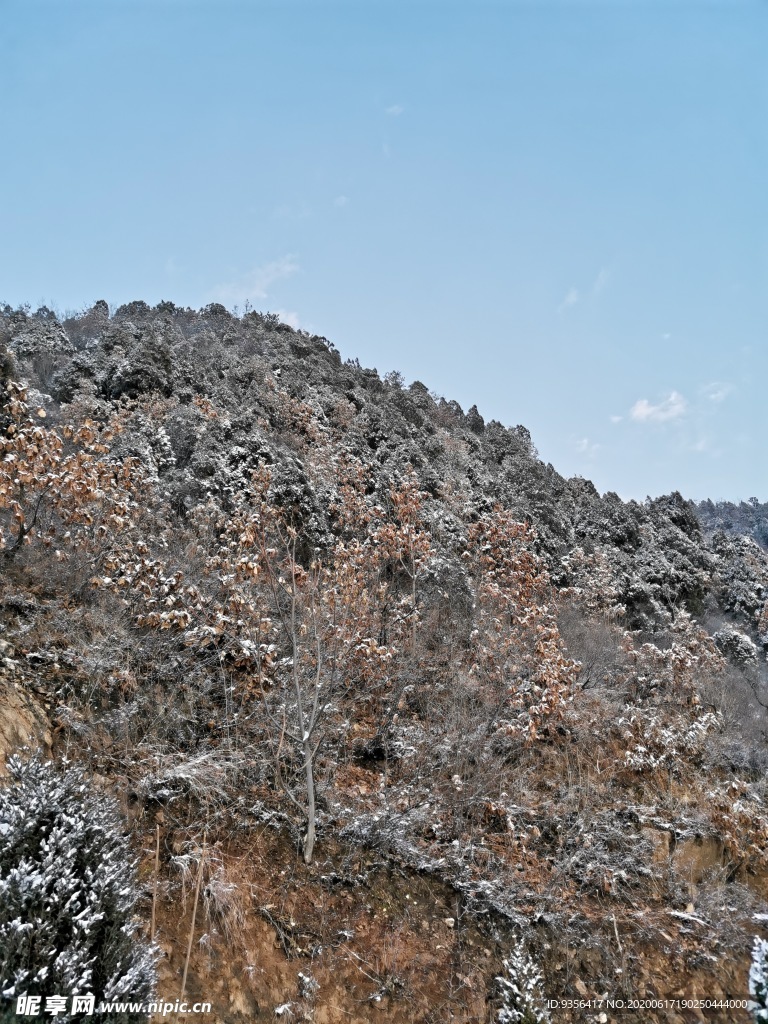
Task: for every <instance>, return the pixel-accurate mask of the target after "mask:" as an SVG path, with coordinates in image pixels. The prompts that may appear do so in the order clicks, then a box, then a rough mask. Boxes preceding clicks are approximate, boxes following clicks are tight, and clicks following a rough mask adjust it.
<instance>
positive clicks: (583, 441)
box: [576, 437, 600, 458]
mask: <svg viewBox="0 0 768 1024" xmlns="http://www.w3.org/2000/svg"><path fill="white" fill-rule="evenodd" d="M599 450H600V445H599V444H597V443H596V442H594V441H590V440H589V438H588V437H582V438H580V440H578V441H577V442H576V451H577V452H579V453H580V454H581V455H586V456H587V457H588V458H593V457H594V456H595V455H597V453H598V451H599Z"/></svg>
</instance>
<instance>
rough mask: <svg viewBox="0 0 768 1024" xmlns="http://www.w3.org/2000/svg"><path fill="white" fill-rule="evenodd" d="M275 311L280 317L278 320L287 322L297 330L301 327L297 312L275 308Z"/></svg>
mask: <svg viewBox="0 0 768 1024" xmlns="http://www.w3.org/2000/svg"><path fill="white" fill-rule="evenodd" d="M275 313H277V315H278V316H279V317H280V322H281V323H283V324H288V326H289V327H292V328H293V329H294V330H295V331H297V330H298V329H299V328H300V327H301V321H300V320H299V314H298V313H294V312H292V310H290V309H276V310H275Z"/></svg>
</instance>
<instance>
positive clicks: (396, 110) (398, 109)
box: [384, 103, 405, 117]
mask: <svg viewBox="0 0 768 1024" xmlns="http://www.w3.org/2000/svg"><path fill="white" fill-rule="evenodd" d="M404 110H405V107H402V106H400V104H399V103H393V104H392V106H391V107H387V108H386V109H385V111H384V113H385V114H389V116H390V117H400V115H401V114H402V112H403V111H404Z"/></svg>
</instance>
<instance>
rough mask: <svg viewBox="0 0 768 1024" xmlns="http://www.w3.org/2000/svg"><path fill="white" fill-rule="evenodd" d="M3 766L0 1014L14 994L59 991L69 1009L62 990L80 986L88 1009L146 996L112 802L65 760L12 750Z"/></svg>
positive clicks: (127, 856)
mask: <svg viewBox="0 0 768 1024" xmlns="http://www.w3.org/2000/svg"><path fill="white" fill-rule="evenodd" d="M8 771H9V779H8V780H7V784H6V786H5V788H3V789H0V994H1V995H2V997H3V1002H4V1005H3V1006H2V1009H0V1016H2V1015H3V1013H4V1014H5V1015H7V1016H8V1018H9V1019H16V1018H15V1016H14V1014H15V1008H16V1000H17V998H18V996H21V995H32V996H35V995H39V996H42V997H49V996H54V995H59V996H65V997H66V998H67V1008H68V1009H69V1008H70V1007H71V996H73V995H86V994H89V993H93V995H94V996H95V1001H96V1007H97V1009H98V1006H99V1003H100V1002H101V1001H102V1000H105V1001H112V1000H121V999H122V1000H130V1001H132V1002H136V1003H140V1002H146V1001H148V1000H149V999H150V998H151V996H152V993H153V990H154V983H155V953H154V950H153V949H152V948H151V947H149V946H147V945H146V944H144V943H142V942H140V941H138V940H137V939H135V938H134V932H135V924H134V921H133V910H134V906H135V903H136V899H137V895H138V892H137V887H136V879H135V862H134V860H133V858H132V856H131V853H130V849H129V844H128V840H127V838H126V837H125V835H124V834H123V832H122V831H121V828H120V816H119V812H118V809H117V806H116V804H115V802H114V801H113V800H112V799H111V798H109V797H108V796H106V795H105V794H102V793H98V792H95V791H94V790H93V789H92V788H91V787H90V785H89V784H88V783H87V781H86V780H85V779H84V777H83V775H82V773H81V772H80V771H79V770H78V769H76V768H74V767H65V769H64V770H63V771H61V770H60V769H59V768H57V767H56V766H55V765H54V764H53V763H51V762H46V761H42V760H40V759H38V758H31V759H29V760H27V761H23V760H22V759H21V758H19V757H12V758H10V759H9V761H8ZM6 1000H7V1001H9V1002H5V1001H6ZM44 1005H45V998H44V999H43V1006H44ZM78 1016H79V1015H78ZM56 1019H57V1020H58V1021H69V1020H71V1019H72V1018H71V1017H70V1016H68V1015H67V1014H66V1013H65V1014H63V1015H59V1016H57V1017H56ZM89 1019H92V1020H98V1019H99V1014H98V1013H97V1014H96V1015H95V1016H94V1017H92V1018H89ZM105 1019H106V1018H105ZM139 1020H146V1015H145V1014H139V1013H127V1012H126V1013H110V1014H109V1021H110V1022H112V1024H132V1022H135V1021H139Z"/></svg>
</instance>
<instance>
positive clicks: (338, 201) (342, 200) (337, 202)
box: [333, 196, 349, 207]
mask: <svg viewBox="0 0 768 1024" xmlns="http://www.w3.org/2000/svg"><path fill="white" fill-rule="evenodd" d="M348 202H349V199H348V198H347V197H346V196H336V198H335V199H334V200H333V205H334V206H339V207H341V206H346V205H347V203H348Z"/></svg>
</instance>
